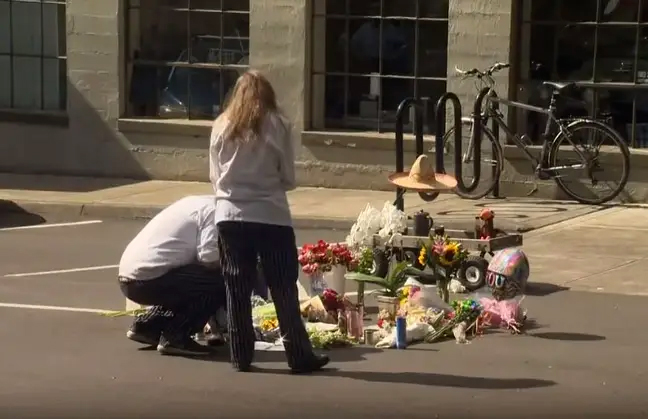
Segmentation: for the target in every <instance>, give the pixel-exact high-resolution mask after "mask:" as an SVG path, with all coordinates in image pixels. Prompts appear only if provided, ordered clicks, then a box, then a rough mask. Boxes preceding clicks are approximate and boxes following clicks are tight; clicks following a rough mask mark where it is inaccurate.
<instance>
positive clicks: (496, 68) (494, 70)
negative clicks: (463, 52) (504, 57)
mask: <svg viewBox="0 0 648 419" xmlns="http://www.w3.org/2000/svg"><path fill="white" fill-rule="evenodd" d="M510 66H511V65H510V64H508V63H495V64H493V65H492V66H491V67H490V68H489V69H488V70H485V71H481V70H479V69H477V68H472V69H470V70H462V69H460V68H459V67H455V71H456V72H457V73H459V74H461V75H463V76H466V77H470V76H477V78H482V77H491V76H492V75H493V74H495V73H497V72H498V71H500V70H503V69H505V68H509V67H510Z"/></svg>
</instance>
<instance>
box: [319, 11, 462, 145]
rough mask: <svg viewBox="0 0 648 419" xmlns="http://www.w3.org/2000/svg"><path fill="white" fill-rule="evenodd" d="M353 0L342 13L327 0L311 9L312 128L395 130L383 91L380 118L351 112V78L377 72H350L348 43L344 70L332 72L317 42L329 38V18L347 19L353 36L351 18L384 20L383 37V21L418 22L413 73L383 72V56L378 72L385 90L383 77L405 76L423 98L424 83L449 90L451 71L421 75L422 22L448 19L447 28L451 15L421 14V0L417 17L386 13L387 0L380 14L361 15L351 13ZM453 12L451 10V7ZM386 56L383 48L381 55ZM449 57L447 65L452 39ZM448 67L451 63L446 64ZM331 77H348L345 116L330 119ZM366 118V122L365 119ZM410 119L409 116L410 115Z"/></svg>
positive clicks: (402, 78)
mask: <svg viewBox="0 0 648 419" xmlns="http://www.w3.org/2000/svg"><path fill="white" fill-rule="evenodd" d="M351 1H353V0H346V1H345V6H344V7H345V13H344V14H339V13H328V12H327V10H326V4H325V2H324V1H321V2H320V1H317V2H314V3H313V5H312V8H311V10H310V13H309V16H310V37H311V40H310V42H309V50H310V51H311V52H310V54H308V60H309V62H308V64H309V72H308V84H309V87H310V88H309V96H310V97H309V99H310V100H309V102H310V103H309V104H308V105H309V114H310V115H309V120H308V122H309V127H308V128H309V130H311V131H353V132H359V131H360V132H361V131H365V132H366V131H368V132H378V133H383V132H393V128H392V127H391V125H393V123H390V122H387V121H384V116H383V113H384V111H385V110H384V109H382V108H383V96H384V95H383V94H380V95H378V103H377V109H378V116H377V117H376V118H361V117H355V116H351V115H349V114H348V97H349V79H350V78H352V77H371V76H372V75H374V73H371V74H366V73H352V72H350V68H349V67H350V65H349V63H350V48H349V47H348V46H347V47H346V48H345V57H344V60H343V61H344V69H343V71H328V70H327V68H326V51H325V50H326V48H321V47H320V48H319V49H320V50H322V51H320V52H319V53H318V52H317V51H318V48H317V43H318V41H319V40H321V39H326V35H327V34H326V32H327V31H326V29H327V28H326V26H327V20H329V19H335V20H342V21H344V26H345V31H344V33H346V34H347V36H350V26H351V21H353V20H367V21H369V20H371V19H375V20H379V21H380V22H381V25H380V28H381V29H380V33H381V35H380V36H381V37H382V27H383V22H389V21H400V22H403V21H410V22H414V24H415V28H414V40H413V50H414V56H413V69H412V71H411V72H409V73H408V74H407V75H402V74H388V73H384V72H383V70H384V69H383V62H382V59H381V58H379V59H378V66H379V68H378V71H377V72H376V75H377V77H378V78H379V80H380V83H381V90H382V89H383V87H382V82H383V80H386V79H387V80H390V79H391V80H394V79H401V80H411V81H412V84H413V85H412V94H413V95H415V96H418V97H421V95H420V92H418V87H419V83H420V82H443V83H444V84H445V85H446V90H447V83H448V75H447V72H446V74H445V76H444V77H433V76H420V75H419V72H420V69H419V64H420V62H419V60H420V56H419V55H420V51H419V40H420V35H419V32H420V25H419V22H444V23H445V24H446V26H447V27H449V21H450V20H449V16H448V14H447V13H446V15H445V17H426V16H421V8H420V3H419V2H418V1H417V2H416V3H415V4H416V6H415V14H414V16H397V15H393V16H392V15H388V16H386V15H385V13H384V10H385V3H386V2H387V1H390V0H380V13H379V15H371V14H358V13H350V12H351ZM448 9H449V2H448ZM448 12H449V10H448ZM348 42H349V41H347V44H348ZM380 56H382V48H380V50H379V57H380ZM445 57H446V64H447V57H448V40H447V38H446V45H445ZM446 66H447V65H446ZM329 76H336V77H343V78H344V80H345V81H344V91H343V94H344V112H343V117H342V118H327V117H326V78H327V77H329ZM349 118H351V119H357V120H359V121H360V123H356V124H352V123H349V122H348V120H349ZM363 119H364V121H363ZM406 119H407V118H406ZM373 124H375V126H374V127H373V130H372V128H369V126H370V125H373ZM409 125H411V124H409V123H408V122H406V126H405V129H406V130H408V129H409V128H410V127H409Z"/></svg>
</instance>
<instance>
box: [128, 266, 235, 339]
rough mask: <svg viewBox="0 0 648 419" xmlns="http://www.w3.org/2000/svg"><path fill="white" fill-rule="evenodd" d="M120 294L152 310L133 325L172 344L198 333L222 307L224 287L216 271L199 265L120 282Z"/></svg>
mask: <svg viewBox="0 0 648 419" xmlns="http://www.w3.org/2000/svg"><path fill="white" fill-rule="evenodd" d="M120 287H121V290H122V293H123V294H124V295H125V296H126V298H128V299H129V300H132V301H134V302H136V303H138V304H142V305H147V306H152V307H151V308H150V309H149V310H148V311H147V312H146V313H145V314H143V315H141V316H139V317H138V318H136V320H135V322H136V323H137V324H139V325H140V326H143V327H144V328H146V329H148V330H150V331H152V332H158V331H159V332H161V334H162V336H163V337H164V338H165V339H167V340H169V341H171V342H175V341H178V340H183V339H187V338H188V337H189V336H190V335H191V334H192V333H195V332H196V331H198V330H201V329H202V328H203V327H204V326H205V324H206V323H207V321H208V320H209V317H210V316H211V315H213V314H214V313H216V311H217V310H218V309H219V308H220V307H223V306H224V305H225V283H224V282H223V277H222V275H221V273H220V271H219V270H215V269H207V268H205V267H203V266H201V265H197V264H196V265H188V266H183V267H180V268H176V269H172V270H171V271H169V272H167V273H166V274H164V275H162V276H160V277H159V278H155V279H148V280H141V281H123V280H121V279H120Z"/></svg>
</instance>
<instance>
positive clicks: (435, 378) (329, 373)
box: [256, 359, 557, 390]
mask: <svg viewBox="0 0 648 419" xmlns="http://www.w3.org/2000/svg"><path fill="white" fill-rule="evenodd" d="M336 361H337V359H336ZM256 371H257V372H259V373H262V374H288V372H287V371H278V370H270V369H263V368H257V370H256ZM314 375H316V376H326V377H341V378H351V379H353V380H362V381H368V382H372V383H402V384H417V385H421V386H434V387H453V388H471V389H488V390H512V389H530V388H541V387H551V386H554V385H556V384H557V383H556V382H555V381H550V380H539V379H535V378H486V377H469V376H463V375H450V374H435V373H422V372H373V371H343V370H335V369H325V370H322V371H320V372H317V373H315V374H314Z"/></svg>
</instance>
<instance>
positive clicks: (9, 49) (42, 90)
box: [0, 0, 67, 111]
mask: <svg viewBox="0 0 648 419" xmlns="http://www.w3.org/2000/svg"><path fill="white" fill-rule="evenodd" d="M65 3H66V2H65V0H40V1H39V0H0V108H5V109H7V108H8V109H15V110H25V111H64V110H66V108H67V106H66V104H67V71H66V61H67V56H66V32H65V6H66V4H65Z"/></svg>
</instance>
